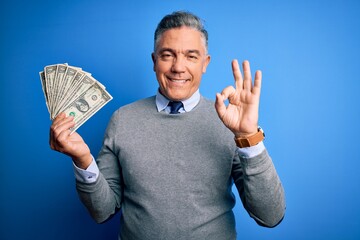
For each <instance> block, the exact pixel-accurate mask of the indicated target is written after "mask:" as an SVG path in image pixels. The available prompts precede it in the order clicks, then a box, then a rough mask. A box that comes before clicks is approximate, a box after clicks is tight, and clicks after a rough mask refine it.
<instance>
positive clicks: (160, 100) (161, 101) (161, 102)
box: [155, 89, 200, 112]
mask: <svg viewBox="0 0 360 240" xmlns="http://www.w3.org/2000/svg"><path fill="white" fill-rule="evenodd" d="M155 102H156V107H157V110H158V111H159V112H161V111H164V110H165V111H166V108H167V106H168V104H169V102H170V100H169V99H168V98H166V97H165V96H164V95H162V94H161V93H160V91H159V90H158V91H157V94H156V98H155ZM181 102H182V103H183V105H184V111H185V112H190V111H191V110H193V108H194V107H196V105H197V104H198V103H199V102H200V91H199V89H198V90H197V91H196V92H195V93H194V94H193V95H192V96H191V97H190V98H188V99H186V100H183V101H181Z"/></svg>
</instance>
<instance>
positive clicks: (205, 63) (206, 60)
mask: <svg viewBox="0 0 360 240" xmlns="http://www.w3.org/2000/svg"><path fill="white" fill-rule="evenodd" d="M210 59H211V57H210V55H206V57H205V60H204V65H203V69H202V70H203V71H202V72H203V73H206V68H207V66H208V65H209V63H210Z"/></svg>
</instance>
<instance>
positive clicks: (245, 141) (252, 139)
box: [235, 127, 265, 148]
mask: <svg viewBox="0 0 360 240" xmlns="http://www.w3.org/2000/svg"><path fill="white" fill-rule="evenodd" d="M264 139H265V133H264V131H263V130H262V129H261V127H258V132H257V133H255V134H254V135H251V136H249V137H247V138H236V137H235V143H236V146H238V147H239V148H245V147H252V146H255V145H256V144H258V143H259V142H261V141H262V140H264Z"/></svg>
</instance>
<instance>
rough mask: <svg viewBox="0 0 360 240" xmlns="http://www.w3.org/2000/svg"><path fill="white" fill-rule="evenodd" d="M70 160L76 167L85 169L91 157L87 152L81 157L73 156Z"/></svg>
mask: <svg viewBox="0 0 360 240" xmlns="http://www.w3.org/2000/svg"><path fill="white" fill-rule="evenodd" d="M72 160H73V162H74V164H75V165H76V166H77V167H78V168H81V169H87V168H88V167H89V166H90V164H91V162H92V160H93V158H92V156H91V154H90V153H89V154H86V155H84V156H81V157H76V158H75V157H73V158H72Z"/></svg>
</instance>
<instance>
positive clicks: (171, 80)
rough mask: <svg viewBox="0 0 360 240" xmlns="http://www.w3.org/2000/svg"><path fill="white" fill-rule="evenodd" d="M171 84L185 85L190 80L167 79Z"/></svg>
mask: <svg viewBox="0 0 360 240" xmlns="http://www.w3.org/2000/svg"><path fill="white" fill-rule="evenodd" d="M167 79H168V80H169V81H170V82H174V83H185V82H186V81H188V79H177V78H169V77H168V78H167Z"/></svg>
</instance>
